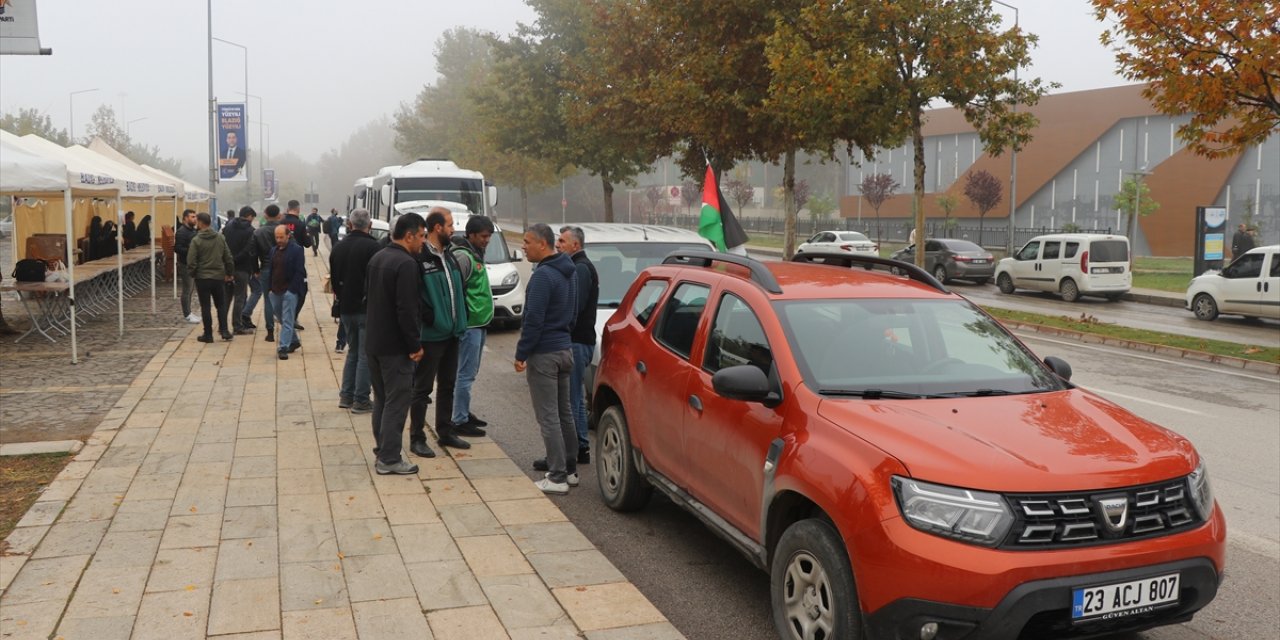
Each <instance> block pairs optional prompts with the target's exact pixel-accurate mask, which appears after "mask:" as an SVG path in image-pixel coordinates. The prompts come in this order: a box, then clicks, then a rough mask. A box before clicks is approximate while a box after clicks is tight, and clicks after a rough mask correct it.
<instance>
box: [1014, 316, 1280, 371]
mask: <svg viewBox="0 0 1280 640" xmlns="http://www.w3.org/2000/svg"><path fill="white" fill-rule="evenodd" d="M1000 323H1001V324H1003V325H1004V326H1005V327H1008V328H1009V329H1019V330H1023V331H1030V332H1032V333H1039V334H1043V335H1052V336H1056V337H1059V338H1068V339H1071V340H1075V341H1077V342H1081V343H1084V344H1102V345H1107V346H1109V347H1120V348H1122V349H1130V350H1133V351H1143V352H1146V353H1151V354H1155V355H1162V356H1169V357H1173V358H1182V359H1184V360H1198V361H1200V362H1208V363H1212V364H1219V365H1223V366H1226V367H1232V368H1235V369H1243V370H1245V371H1249V372H1252V373H1264V374H1269V375H1280V364H1273V363H1270V362H1260V361H1258V360H1246V359H1244V358H1237V357H1234V356H1223V355H1218V354H1214V353H1205V352H1204V351H1195V350H1193V349H1179V348H1176V347H1166V346H1163V345H1156V344H1151V343H1149V342H1139V341H1137V340H1124V339H1121V338H1109V337H1106V336H1100V335H1097V334H1093V333H1085V332H1083V331H1076V330H1074V329H1063V328H1061V327H1050V326H1046V325H1042V324H1031V323H1028V322H1016V321H1012V320H1001V321H1000Z"/></svg>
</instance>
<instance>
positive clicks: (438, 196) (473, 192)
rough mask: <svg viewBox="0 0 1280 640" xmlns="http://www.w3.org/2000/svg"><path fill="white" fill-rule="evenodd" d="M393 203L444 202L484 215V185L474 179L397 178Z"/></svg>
mask: <svg viewBox="0 0 1280 640" xmlns="http://www.w3.org/2000/svg"><path fill="white" fill-rule="evenodd" d="M395 185H396V193H395V196H393V198H394V200H395V202H411V201H414V200H445V201H448V202H458V203H461V204H463V205H466V207H467V209H468V210H469V211H471V212H473V213H484V212H485V211H484V183H483V182H481V181H480V180H477V179H475V178H445V177H434V178H397V179H396V181H395Z"/></svg>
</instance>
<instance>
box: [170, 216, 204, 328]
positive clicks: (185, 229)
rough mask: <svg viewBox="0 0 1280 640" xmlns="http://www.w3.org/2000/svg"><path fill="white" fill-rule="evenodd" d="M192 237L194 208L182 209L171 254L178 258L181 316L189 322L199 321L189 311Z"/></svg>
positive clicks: (191, 284)
mask: <svg viewBox="0 0 1280 640" xmlns="http://www.w3.org/2000/svg"><path fill="white" fill-rule="evenodd" d="M194 237H196V212H195V209H184V210H183V211H182V219H181V220H180V224H179V225H178V229H177V230H176V231H174V234H173V254H174V256H175V257H176V258H177V259H178V282H180V283H181V284H182V293H181V295H182V297H181V298H179V300H180V301H181V303H182V316H183V318H185V319H186V321H187V322H190V323H191V324H197V323H199V322H200V317H199V316H197V315H196V314H194V313H192V311H191V292H192V290H193V289H194V287H195V283H194V281H193V280H192V279H191V271H190V270H189V269H188V268H187V249H188V248H189V247H190V246H191V239H192V238H194Z"/></svg>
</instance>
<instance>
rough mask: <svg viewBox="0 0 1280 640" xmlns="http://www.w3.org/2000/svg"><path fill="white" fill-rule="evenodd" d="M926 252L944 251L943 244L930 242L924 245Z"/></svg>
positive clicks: (935, 241)
mask: <svg viewBox="0 0 1280 640" xmlns="http://www.w3.org/2000/svg"><path fill="white" fill-rule="evenodd" d="M924 250H925V253H928V252H930V251H942V243H941V242H938V241H937V240H930V241H928V242H926V243H924Z"/></svg>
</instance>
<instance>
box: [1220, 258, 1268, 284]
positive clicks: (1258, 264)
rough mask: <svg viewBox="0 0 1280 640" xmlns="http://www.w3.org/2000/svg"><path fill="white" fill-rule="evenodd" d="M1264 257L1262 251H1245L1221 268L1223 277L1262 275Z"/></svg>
mask: <svg viewBox="0 0 1280 640" xmlns="http://www.w3.org/2000/svg"><path fill="white" fill-rule="evenodd" d="M1264 257H1266V254H1263V253H1246V254H1244V255H1242V256H1240V259H1239V260H1236V261H1235V262H1232V263H1231V266H1229V267H1227V268H1226V269H1223V270H1222V275H1223V277H1226V278H1256V277H1258V276H1260V275H1262V259H1263V258H1264Z"/></svg>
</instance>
